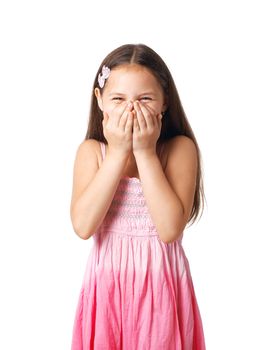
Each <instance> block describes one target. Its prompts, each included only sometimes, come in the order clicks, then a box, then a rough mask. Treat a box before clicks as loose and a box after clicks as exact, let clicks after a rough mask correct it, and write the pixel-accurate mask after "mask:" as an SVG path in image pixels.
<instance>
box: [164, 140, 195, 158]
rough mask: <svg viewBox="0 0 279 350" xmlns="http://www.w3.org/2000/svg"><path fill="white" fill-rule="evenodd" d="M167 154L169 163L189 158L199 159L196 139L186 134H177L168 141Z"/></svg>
mask: <svg viewBox="0 0 279 350" xmlns="http://www.w3.org/2000/svg"><path fill="white" fill-rule="evenodd" d="M166 156H167V164H168V163H177V162H179V161H182V162H183V161H184V162H185V159H188V160H189V161H192V162H193V161H194V163H195V161H196V160H197V148H196V145H195V143H194V141H193V140H192V139H191V138H190V137H188V136H185V135H177V136H175V137H173V138H171V139H169V140H168V141H167V142H166Z"/></svg>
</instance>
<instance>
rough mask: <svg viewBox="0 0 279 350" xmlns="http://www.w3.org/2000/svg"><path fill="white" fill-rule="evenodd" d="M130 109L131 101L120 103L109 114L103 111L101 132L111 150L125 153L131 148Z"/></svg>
mask: <svg viewBox="0 0 279 350" xmlns="http://www.w3.org/2000/svg"><path fill="white" fill-rule="evenodd" d="M131 109H132V104H131V103H130V104H129V103H121V104H119V105H117V106H116V107H115V108H114V109H113V110H112V112H110V115H108V113H107V112H104V113H103V115H104V119H103V121H102V124H103V132H104V136H105V138H106V140H107V141H108V148H109V150H110V151H112V152H116V153H121V154H125V155H127V154H129V153H130V152H132V150H133V147H132V142H133V137H132V130H133V114H132V112H131Z"/></svg>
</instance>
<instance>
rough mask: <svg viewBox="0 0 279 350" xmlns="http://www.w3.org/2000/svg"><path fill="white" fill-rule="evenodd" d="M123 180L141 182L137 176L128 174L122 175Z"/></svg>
mask: <svg viewBox="0 0 279 350" xmlns="http://www.w3.org/2000/svg"><path fill="white" fill-rule="evenodd" d="M121 180H128V181H133V182H138V183H140V182H141V181H140V179H139V178H138V177H135V176H132V177H130V176H127V175H125V176H122V177H121Z"/></svg>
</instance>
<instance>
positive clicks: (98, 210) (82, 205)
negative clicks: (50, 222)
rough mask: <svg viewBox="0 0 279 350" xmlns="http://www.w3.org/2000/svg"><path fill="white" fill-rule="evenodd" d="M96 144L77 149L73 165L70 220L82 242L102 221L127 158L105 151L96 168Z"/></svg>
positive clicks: (88, 143)
mask: <svg viewBox="0 0 279 350" xmlns="http://www.w3.org/2000/svg"><path fill="white" fill-rule="evenodd" d="M96 147H99V145H98V143H97V141H96V140H85V141H83V143H82V144H81V145H80V146H79V148H78V150H77V154H76V159H75V164H74V178H73V193H72V201H71V220H72V224H73V227H74V230H75V232H76V233H77V235H78V236H79V237H81V238H82V239H88V238H90V237H91V236H92V235H93V234H94V232H95V231H96V230H97V228H98V227H99V225H100V224H101V222H102V221H103V219H104V217H105V215H106V213H107V211H108V209H109V206H110V204H111V202H112V199H113V196H114V194H115V191H116V189H117V186H118V183H119V181H120V178H121V174H122V172H123V168H124V167H125V164H126V161H127V156H126V155H124V154H123V153H121V152H114V151H112V150H110V149H109V148H107V152H106V157H105V158H104V161H103V162H102V165H101V166H100V168H99V167H98V159H97V154H96Z"/></svg>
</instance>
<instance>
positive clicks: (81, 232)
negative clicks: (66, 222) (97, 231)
mask: <svg viewBox="0 0 279 350" xmlns="http://www.w3.org/2000/svg"><path fill="white" fill-rule="evenodd" d="M72 226H73V229H74V232H75V233H76V234H77V236H78V237H79V238H81V239H83V240H87V239H89V238H90V237H91V236H92V235H93V233H92V232H93V231H92V230H88V229H87V228H85V227H84V226H82V225H81V224H80V223H78V222H77V221H76V220H72Z"/></svg>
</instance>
